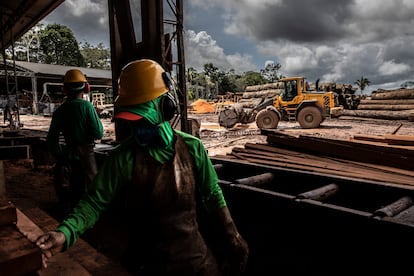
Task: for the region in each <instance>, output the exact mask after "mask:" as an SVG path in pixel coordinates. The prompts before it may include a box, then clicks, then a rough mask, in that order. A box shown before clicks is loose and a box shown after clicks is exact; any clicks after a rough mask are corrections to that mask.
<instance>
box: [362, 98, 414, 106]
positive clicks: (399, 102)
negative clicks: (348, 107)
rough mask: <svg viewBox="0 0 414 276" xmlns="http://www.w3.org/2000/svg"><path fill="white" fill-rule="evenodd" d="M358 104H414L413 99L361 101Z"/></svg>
mask: <svg viewBox="0 0 414 276" xmlns="http://www.w3.org/2000/svg"><path fill="white" fill-rule="evenodd" d="M359 104H360V105H361V104H414V99H397V100H372V99H365V100H361V101H360V102H359Z"/></svg>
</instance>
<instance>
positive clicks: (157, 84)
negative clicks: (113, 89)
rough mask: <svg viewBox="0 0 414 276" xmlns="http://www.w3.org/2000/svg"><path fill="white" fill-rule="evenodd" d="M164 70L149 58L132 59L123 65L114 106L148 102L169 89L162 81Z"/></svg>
mask: <svg viewBox="0 0 414 276" xmlns="http://www.w3.org/2000/svg"><path fill="white" fill-rule="evenodd" d="M164 74H165V70H164V69H163V68H162V67H161V65H159V64H158V63H157V62H155V61H153V60H150V59H140V60H136V61H132V62H130V63H128V64H127V65H125V66H124V68H123V69H122V70H121V74H120V76H119V78H118V96H117V98H116V99H115V102H114V104H115V105H116V106H131V105H137V104H142V103H146V102H149V101H151V100H153V99H156V98H158V97H159V96H161V95H162V94H164V93H167V92H168V91H169V87H168V86H167V84H166V83H165V81H164V78H163V75H164Z"/></svg>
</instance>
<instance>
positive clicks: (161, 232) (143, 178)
mask: <svg viewBox="0 0 414 276" xmlns="http://www.w3.org/2000/svg"><path fill="white" fill-rule="evenodd" d="M174 137H175V139H176V140H175V155H174V157H173V160H172V162H171V161H170V162H167V163H165V164H161V163H159V162H158V161H157V160H155V159H154V158H153V157H151V156H150V154H149V153H148V151H147V150H145V149H141V148H139V147H137V149H136V159H135V169H134V177H133V184H132V187H129V188H130V189H128V192H127V193H126V196H127V198H128V201H127V207H128V210H129V211H132V213H131V216H130V219H131V220H134V222H135V223H133V224H134V225H135V226H134V228H133V229H131V230H132V231H131V233H130V235H132V237H134V239H133V240H130V243H129V246H133V250H131V247H130V248H129V252H130V253H131V255H134V256H129V257H130V258H133V259H135V258H136V259H135V261H134V266H135V267H134V271H135V273H136V274H137V275H180V276H184V275H206V276H207V275H208V276H215V275H221V274H220V272H219V269H218V265H217V262H216V259H215V258H214V256H213V255H212V253H211V251H210V249H209V248H208V246H207V245H206V242H205V241H204V239H203V237H202V235H201V234H200V231H199V226H198V222H197V213H196V189H195V184H196V183H195V178H194V163H193V158H192V156H191V155H190V153H189V151H188V149H187V145H186V144H185V142H184V140H183V138H182V137H181V136H179V135H176V134H175V136H174ZM132 216H133V217H132ZM132 252H133V253H132Z"/></svg>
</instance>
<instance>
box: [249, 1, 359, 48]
mask: <svg viewBox="0 0 414 276" xmlns="http://www.w3.org/2000/svg"><path fill="white" fill-rule="evenodd" d="M275 2H276V1H275ZM352 3H353V1H351V0H345V1H341V0H338V1H331V0H307V1H302V0H289V1H283V2H281V3H275V4H266V5H265V6H264V7H260V6H259V7H257V10H256V13H254V12H244V13H243V16H245V18H244V20H245V25H246V26H248V28H249V29H250V31H251V33H252V34H254V36H255V37H256V38H257V39H258V40H283V39H286V40H289V41H292V42H318V43H320V42H323V41H330V40H332V39H339V38H341V37H343V36H344V35H346V33H347V32H346V30H345V29H344V28H343V24H344V22H346V21H347V20H349V19H350V15H351V12H350V9H351V6H352Z"/></svg>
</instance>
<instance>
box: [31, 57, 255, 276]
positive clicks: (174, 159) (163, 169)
mask: <svg viewBox="0 0 414 276" xmlns="http://www.w3.org/2000/svg"><path fill="white" fill-rule="evenodd" d="M118 84H119V87H118V97H117V98H116V100H115V108H116V109H115V115H114V116H115V120H123V122H127V123H128V124H129V126H130V133H131V135H130V136H129V137H128V138H126V139H125V140H123V141H122V143H121V144H120V145H119V146H117V147H116V148H115V149H114V150H113V151H112V152H111V153H110V155H109V157H108V158H107V159H106V160H105V162H104V164H103V165H102V167H101V168H100V170H99V172H98V174H97V176H96V178H95V179H94V182H93V185H92V187H93V188H92V189H90V190H89V191H88V193H87V194H86V196H85V197H84V198H83V199H82V200H81V201H80V202H79V204H78V205H77V207H76V208H75V209H74V211H73V213H72V214H71V215H69V216H68V217H67V218H66V219H64V220H63V222H62V223H60V225H59V226H58V228H57V229H56V231H52V232H49V233H47V234H45V235H43V236H41V237H40V238H39V239H38V241H37V245H38V246H39V247H40V248H41V249H42V250H43V251H44V252H45V254H44V257H45V259H44V260H45V261H47V259H48V258H50V257H51V256H52V253H53V252H56V251H60V250H64V249H65V248H68V247H70V246H71V245H73V244H74V243H75V241H76V239H77V238H78V237H79V236H80V235H81V234H82V233H84V231H85V230H86V229H88V228H90V227H92V226H93V225H94V224H95V223H96V222H97V220H98V218H99V216H100V214H101V213H102V212H103V210H105V209H106V208H107V207H108V206H109V204H110V203H111V202H112V200H113V199H114V198H115V197H116V195H119V194H120V193H121V191H122V195H123V202H125V205H126V206H127V207H128V208H127V210H128V217H129V218H130V223H129V226H130V228H129V229H130V234H131V235H130V236H129V240H128V246H129V249H130V250H129V251H128V250H127V252H128V254H126V256H128V257H129V259H127V260H126V266H127V268H128V269H129V270H130V271H131V272H132V273H133V274H134V275H206V276H213V275H239V274H240V273H241V272H242V271H243V270H244V268H245V265H246V262H247V257H248V245H247V243H246V242H245V240H244V239H243V238H242V236H241V235H240V233H239V231H238V229H237V228H236V226H235V224H234V222H233V219H232V217H231V215H230V212H229V209H228V208H227V204H226V201H225V199H224V196H223V193H222V190H221V188H220V186H219V185H218V176H217V173H216V171H215V169H214V167H213V165H212V162H211V160H210V159H209V157H208V155H207V152H206V150H205V148H204V146H203V143H202V142H201V140H200V139H198V138H196V137H194V136H192V135H190V134H187V133H184V132H181V131H179V130H175V129H173V128H172V127H171V124H170V122H169V121H170V120H171V119H172V118H173V117H174V115H175V114H176V109H177V102H176V100H175V97H174V93H173V89H171V88H172V86H173V83H172V81H171V79H170V77H169V75H168V74H167V73H166V72H165V71H164V70H163V68H162V67H161V66H160V65H159V64H158V63H156V62H154V61H152V60H148V59H141V60H137V61H133V62H131V63H129V64H127V65H126V66H125V67H124V68H123V69H122V71H121V74H120V77H119V79H118ZM197 206H200V207H204V208H205V209H203V210H205V211H206V213H207V214H208V215H209V216H208V217H209V218H210V220H208V221H209V223H207V224H206V225H208V228H209V230H211V231H216V232H217V233H219V235H218V237H221V238H222V240H221V242H218V244H219V245H220V249H219V251H220V252H221V253H223V254H222V256H226V257H225V258H217V256H216V255H215V254H213V250H212V249H211V248H210V246H209V243H207V242H206V240H205V239H204V237H205V236H204V235H203V232H202V230H201V227H200V226H199V220H198V219H199V218H200V217H199V214H200V213H199V212H198V211H197V208H196V207H197ZM50 250H52V251H50Z"/></svg>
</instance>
